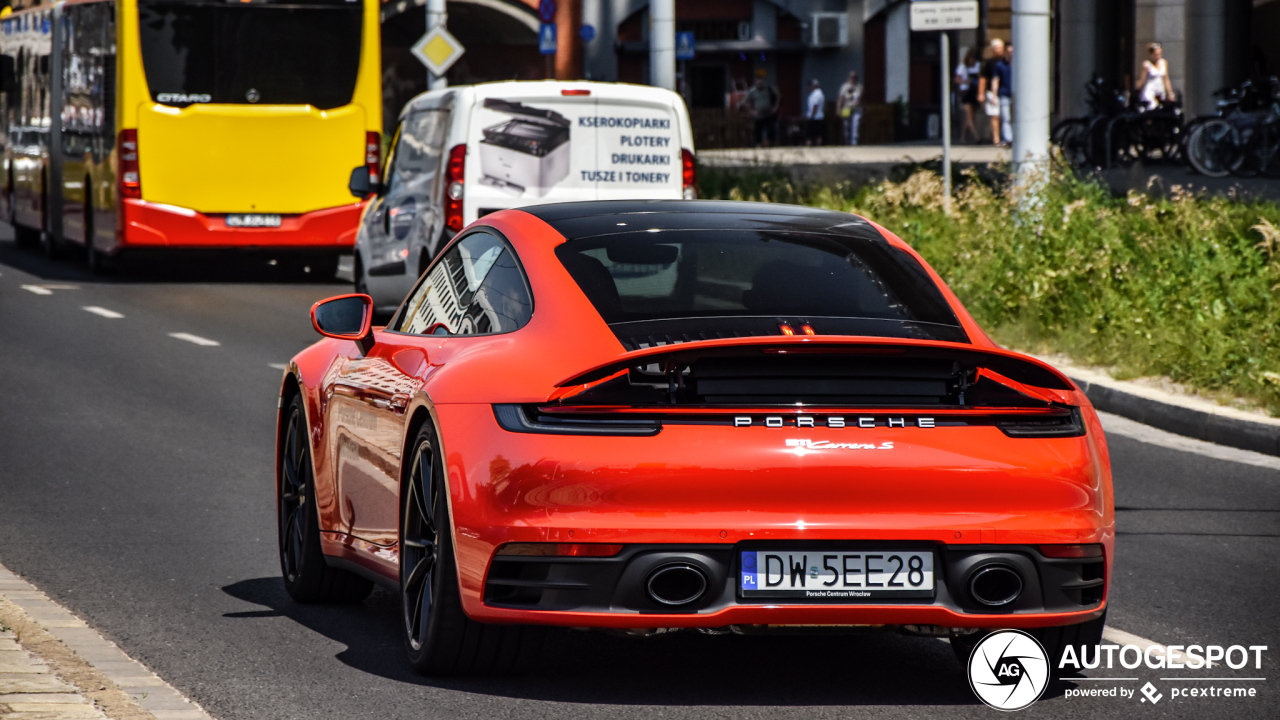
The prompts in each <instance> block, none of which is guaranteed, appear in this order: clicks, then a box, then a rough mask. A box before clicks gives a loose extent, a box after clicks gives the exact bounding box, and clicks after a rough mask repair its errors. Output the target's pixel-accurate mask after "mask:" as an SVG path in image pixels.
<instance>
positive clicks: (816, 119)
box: [804, 78, 827, 145]
mask: <svg viewBox="0 0 1280 720" xmlns="http://www.w3.org/2000/svg"><path fill="white" fill-rule="evenodd" d="M804 105H805V109H804V119H805V141H804V144H805V145H821V144H822V121H823V120H824V119H825V117H826V116H825V114H824V113H823V111H824V110H825V108H826V105H827V96H826V95H823V94H822V83H820V82H818V79H817V78H814V79H813V80H810V81H809V99H808V100H806V101H805V104H804Z"/></svg>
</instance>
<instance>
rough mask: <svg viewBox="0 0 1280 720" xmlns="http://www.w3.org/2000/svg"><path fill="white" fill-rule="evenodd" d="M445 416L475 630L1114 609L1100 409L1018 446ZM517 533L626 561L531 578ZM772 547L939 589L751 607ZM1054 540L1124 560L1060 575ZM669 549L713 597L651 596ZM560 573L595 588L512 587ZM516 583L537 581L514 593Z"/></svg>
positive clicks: (1060, 616)
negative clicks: (743, 557) (606, 430)
mask: <svg viewBox="0 0 1280 720" xmlns="http://www.w3.org/2000/svg"><path fill="white" fill-rule="evenodd" d="M435 410H436V413H437V414H438V416H439V417H440V420H441V422H440V426H441V427H442V428H443V431H442V443H443V445H444V447H445V448H447V449H448V457H449V491H450V496H451V498H452V506H451V512H452V519H453V522H454V542H455V545H456V552H457V557H458V561H459V585H460V590H461V593H462V602H463V607H464V609H465V610H466V612H467V614H468V615H469V616H471V617H473V618H475V619H477V620H482V621H486V622H514V623H539V624H551V625H568V626H582V627H612V628H644V627H720V626H725V625H755V624H767V625H779V624H782V625H793V624H798V625H815V624H816V625H879V624H890V625H896V624H915V625H940V626H948V627H966V628H978V627H1043V626H1052V625H1068V624H1073V623H1079V622H1085V621H1088V620H1091V619H1094V618H1096V617H1098V616H1099V615H1100V614H1101V612H1102V609H1103V607H1105V600H1106V587H1107V585H1108V584H1109V582H1110V569H1111V563H1110V558H1111V557H1113V550H1114V532H1115V524H1114V522H1115V521H1114V511H1113V508H1112V500H1111V478H1110V471H1109V468H1108V467H1107V463H1106V460H1105V455H1104V454H1103V452H1102V451H1100V449H1099V448H1098V447H1097V445H1096V443H1098V442H1099V441H1100V439H1101V437H1102V434H1101V429H1100V427H1098V426H1097V422H1096V416H1094V415H1093V414H1092V412H1089V413H1086V417H1087V419H1088V423H1089V427H1090V431H1089V434H1088V435H1086V436H1080V437H1063V438H1014V437H1009V436H1006V435H1005V434H1004V433H1002V432H1001V431H1000V430H999V429H997V428H995V427H976V426H975V427H948V428H934V429H923V428H916V427H893V428H890V427H886V426H877V427H874V428H855V429H849V428H844V429H841V430H832V429H821V428H819V429H810V428H806V429H803V430H801V429H796V428H778V429H771V428H766V427H749V428H748V427H732V426H712V425H678V424H671V425H669V426H665V427H664V428H663V429H662V431H661V433H659V434H656V435H652V436H647V437H640V436H636V437H607V436H600V437H583V436H574V435H555V434H526V433H518V432H506V431H503V430H500V429H498V428H497V427H496V421H495V416H494V414H493V409H492V407H490V406H478V405H446V404H439V405H436V406H435ZM460 428H465V430H462V431H460V430H459V429H460ZM495 430H496V431H497V432H495ZM796 436H804V437H807V438H811V439H814V440H831V441H833V442H835V441H841V442H843V441H845V440H847V439H848V438H850V437H856V438H857V439H858V440H859V442H861V443H864V444H867V445H871V446H883V445H884V444H885V443H893V451H892V452H876V453H875V454H870V453H863V454H853V455H850V454H845V453H843V452H840V451H830V452H828V451H819V452H810V453H803V454H798V453H797V452H796V450H795V448H794V447H792V446H790V445H788V444H787V442H786V441H787V440H788V439H790V438H794V437H796ZM495 448H500V450H495ZM628 460H629V461H630V462H628ZM387 542H388V543H394V537H388V538H387ZM512 542H514V543H546V542H552V543H606V544H622V545H625V546H627V548H628V550H627V551H626V552H624V553H623V554H622V555H620V556H618V558H617V560H616V561H615V562H613V565H614V568H613V569H612V570H608V571H607V572H606V571H604V570H599V573H600V574H591V573H594V572H596V571H588V570H586V569H583V568H585V566H586V565H587V564H588V563H586V562H584V563H582V566H583V567H582V568H578V567H576V566H572V562H573V559H566V560H569V561H570V562H569V563H561V561H560V559H556V560H555V561H554V564H556V565H558V566H562V567H559V568H557V569H554V572H555V573H562V575H560V576H556V575H554V574H549V575H546V576H542V575H539V574H538V573H539V572H541V571H536V572H533V573H531V574H528V575H526V574H525V572H526V571H525V570H516V569H510V568H508V569H500V568H499V566H500V565H508V566H512V565H515V564H517V563H518V562H519V561H513V560H510V559H506V558H504V557H502V556H498V555H496V553H497V551H498V550H499V548H500V547H501V546H502V545H503V544H505V543H512ZM757 543H768V544H775V543H776V544H778V545H779V546H781V547H782V548H789V547H797V546H800V547H814V548H817V547H819V546H821V548H828V547H851V548H858V547H866V546H873V547H879V546H890V545H892V546H894V547H897V548H899V549H902V548H903V547H912V548H915V547H929V548H933V551H934V553H935V567H936V568H938V572H939V579H938V581H937V587H938V590H937V593H936V595H935V596H934V597H933V598H930V599H927V600H919V599H917V600H913V601H905V600H903V601H892V602H889V601H884V600H879V599H876V600H870V599H869V600H868V601H865V602H850V603H846V604H828V603H826V602H823V603H821V604H819V603H804V602H795V601H793V600H790V599H787V600H775V601H771V602H769V603H761V602H756V601H751V600H748V599H745V598H742V597H739V596H738V593H737V585H736V583H735V580H736V579H737V575H738V569H737V566H736V565H735V563H736V562H737V559H736V558H737V555H736V553H735V550H736V549H741V548H742V547H744V546H745V545H750V544H757ZM1043 544H1100V545H1102V546H1103V551H1104V554H1103V557H1104V558H1106V561H1105V562H1097V561H1095V563H1096V564H1095V565H1094V567H1093V568H1092V569H1091V570H1090V573H1089V574H1088V576H1087V577H1084V576H1074V577H1067V576H1064V575H1063V574H1062V572H1059V571H1062V570H1063V567H1064V564H1065V563H1063V562H1062V561H1059V560H1057V559H1049V558H1045V557H1043V556H1042V555H1040V553H1039V551H1038V550H1037V549H1036V546H1039V545H1043ZM655 546H657V547H655ZM633 549H634V550H635V551H636V552H635V553H632V552H631V551H632V550H633ZM671 552H681V553H690V552H696V553H697V554H698V556H699V557H698V559H696V563H701V564H702V566H703V569H704V571H705V573H706V575H707V576H708V579H709V581H710V587H711V588H713V589H714V594H711V595H708V596H707V598H706V604H705V605H702V606H698V607H697V608H694V609H693V611H688V610H687V609H676V610H675V611H673V610H672V609H671V608H658V607H655V605H656V604H655V603H648V604H646V603H647V600H645V598H644V596H643V592H642V591H638V590H636V588H637V587H642V586H643V581H644V578H646V577H648V573H649V572H651V570H652V569H653V567H655V566H654V565H645V564H644V563H649V562H659V559H654V558H655V557H657V555H660V554H662V553H671ZM984 553H996V554H1002V555H1004V556H1005V557H1004V558H1003V559H1000V560H999V561H1000V562H1003V563H1004V564H1007V565H1011V566H1014V567H1018V568H1019V569H1020V572H1021V573H1022V578H1023V581H1024V582H1025V584H1026V587H1027V592H1026V593H1025V594H1024V595H1023V598H1022V600H1021V601H1019V603H1017V604H1014V605H1010V606H1008V607H1004V608H1001V609H1000V611H999V612H994V611H990V610H986V609H984V608H983V607H979V606H977V604H976V603H974V602H972V601H971V598H969V596H968V595H966V593H967V590H966V584H967V582H968V579H969V575H968V573H969V572H970V571H971V570H972V569H973V568H974V567H976V565H974V564H973V563H974V562H976V561H974V560H973V558H981V556H982V555H983V554H984ZM646 558H648V559H646ZM673 561H674V560H673ZM542 562H546V560H543V561H542ZM594 562H596V563H597V564H598V565H602V566H603V565H605V564H607V563H604V562H601V561H594ZM689 562H694V561H692V560H690V561H689ZM646 568H647V569H646ZM583 573H587V574H583ZM1070 574H1071V571H1070V569H1067V575H1070ZM557 577H561V578H562V579H564V580H565V581H566V582H569V583H572V584H574V585H576V586H577V587H578V588H580V589H581V592H579V593H578V595H576V596H571V594H566V593H557V592H552V593H546V594H544V595H539V596H538V597H537V598H533V597H532V595H531V594H528V593H520V592H513V591H512V590H511V589H512V588H537V585H538V582H539V581H541V580H543V579H546V578H550V579H552V580H554V579H556V578H557ZM499 579H506V580H517V581H521V582H517V583H515V584H507V585H506V586H504V587H499V585H501V583H495V580H499ZM1098 580H1101V581H1102V582H1101V583H1098V582H1097V581H1098ZM1082 582H1083V583H1085V584H1087V585H1088V587H1089V588H1092V589H1093V590H1092V592H1091V593H1089V594H1087V595H1081V594H1080V593H1078V592H1077V593H1075V595H1076V597H1075V598H1074V599H1071V598H1070V597H1069V596H1070V593H1064V592H1063V588H1064V587H1068V588H1070V587H1075V588H1079V587H1081V585H1080V584H1079V583H1082ZM1072 583H1075V585H1074V586H1073V585H1072ZM1064 584H1065V585H1064ZM636 592H641V596H640V597H639V600H637V599H636ZM709 592H711V591H709ZM512 598H515V599H516V602H512ZM628 598H630V599H628ZM522 602H523V604H521V603H522Z"/></svg>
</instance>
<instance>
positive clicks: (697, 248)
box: [556, 230, 968, 349]
mask: <svg viewBox="0 0 1280 720" xmlns="http://www.w3.org/2000/svg"><path fill="white" fill-rule="evenodd" d="M556 255H557V256H558V257H559V258H560V261H561V263H563V264H564V267H565V269H566V270H568V271H569V274H570V275H571V276H572V277H573V279H574V281H576V282H577V284H578V286H579V287H580V288H581V289H582V291H583V293H584V294H585V295H586V296H587V297H588V298H589V299H590V300H591V303H592V304H593V305H594V306H595V308H596V310H597V311H598V312H599V313H600V316H601V317H602V318H604V321H605V322H606V323H608V324H609V325H610V327H611V328H612V329H613V330H614V332H615V333H616V334H617V335H618V337H619V339H620V340H622V341H623V344H624V345H627V346H629V347H632V348H633V349H634V348H636V347H647V346H650V345H654V344H663V343H666V342H681V341H688V340H698V339H711V338H717V337H737V336H758V335H779V334H782V333H783V331H782V328H781V326H782V325H784V324H785V325H787V326H788V327H790V328H791V329H792V330H793V331H794V332H796V333H803V332H805V331H804V329H803V327H804V326H805V325H808V326H809V327H810V328H812V330H813V331H814V333H816V334H818V335H868V336H877V337H906V338H919V339H932V340H949V341H953V342H968V338H967V336H966V335H965V333H964V331H963V329H961V327H960V323H959V321H958V320H957V319H956V316H955V314H954V313H953V312H952V311H951V308H950V306H949V305H948V304H947V302H946V299H945V298H944V297H943V296H942V293H941V292H940V291H939V289H938V287H937V285H936V284H934V282H933V281H932V279H931V278H930V277H929V275H928V274H927V273H926V272H925V270H924V268H923V267H922V266H921V265H920V264H919V263H918V262H916V261H915V259H913V258H912V257H911V256H909V255H908V254H906V253H904V252H902V251H900V250H898V249H897V248H894V247H892V246H890V245H888V244H887V243H884V242H875V241H870V240H865V239H860V238H856V237H850V236H847V235H835V234H828V233H813V232H786V231H781V232H769V231H755V230H676V231H661V232H639V233H632V232H626V233H619V234H612V235H605V236H597V237H590V238H584V239H578V240H571V241H569V242H566V243H564V244H562V245H560V246H559V247H557V248H556Z"/></svg>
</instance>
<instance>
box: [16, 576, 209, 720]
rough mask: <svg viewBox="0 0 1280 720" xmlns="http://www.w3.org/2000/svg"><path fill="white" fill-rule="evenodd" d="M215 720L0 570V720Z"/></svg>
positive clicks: (41, 595)
mask: <svg viewBox="0 0 1280 720" xmlns="http://www.w3.org/2000/svg"><path fill="white" fill-rule="evenodd" d="M64 718H65V719H66V720H82V719H92V720H108V719H109V720H212V719H211V718H210V717H209V715H208V714H206V713H205V712H204V710H202V709H200V707H199V706H197V705H195V704H194V703H192V702H190V701H189V700H187V699H186V698H184V697H182V695H181V694H179V693H178V691H177V690H174V689H173V688H172V687H170V686H169V685H168V684H167V683H165V682H164V681H163V680H161V679H160V678H159V677H157V676H156V675H155V674H154V673H152V672H151V671H150V670H148V669H146V668H145V667H143V665H142V664H141V663H139V662H138V661H136V660H134V659H132V658H130V657H129V656H128V655H125V654H124V652H122V651H121V650H120V648H118V647H116V646H115V644H114V643H111V642H108V641H107V640H105V639H103V637H102V636H101V635H99V634H98V633H97V631H95V630H93V629H92V628H90V627H88V626H87V625H85V623H84V622H83V621H82V620H80V619H79V618H77V617H76V616H74V615H72V614H71V613H70V612H68V611H67V610H66V609H65V608H63V607H62V606H61V605H58V604H57V603H55V602H53V601H52V600H50V599H49V598H48V596H46V595H45V594H44V593H42V592H40V591H39V590H37V589H36V588H35V587H33V586H32V585H31V584H30V583H28V582H26V581H25V580H23V579H22V578H20V577H18V576H17V575H14V574H13V573H11V572H9V570H8V569H7V568H5V567H4V566H3V565H0V720H62V719H64Z"/></svg>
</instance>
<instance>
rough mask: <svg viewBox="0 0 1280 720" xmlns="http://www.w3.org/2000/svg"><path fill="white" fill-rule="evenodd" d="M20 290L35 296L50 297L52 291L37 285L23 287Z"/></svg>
mask: <svg viewBox="0 0 1280 720" xmlns="http://www.w3.org/2000/svg"><path fill="white" fill-rule="evenodd" d="M22 289H23V290H26V291H27V292H29V293H35V294H36V295H52V294H53V291H52V290H50V289H48V288H42V287H40V286H39V285H23V286H22Z"/></svg>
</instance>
